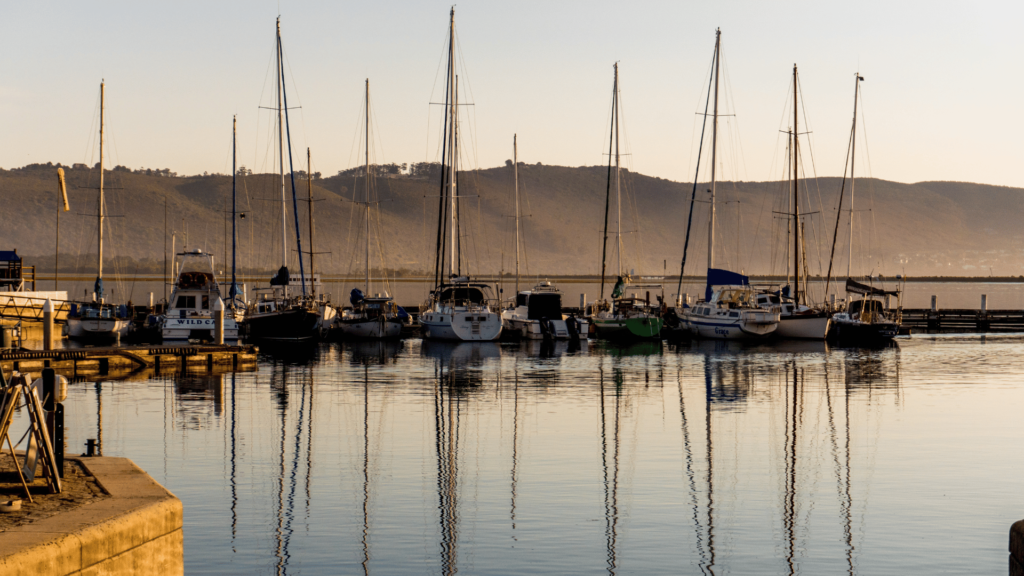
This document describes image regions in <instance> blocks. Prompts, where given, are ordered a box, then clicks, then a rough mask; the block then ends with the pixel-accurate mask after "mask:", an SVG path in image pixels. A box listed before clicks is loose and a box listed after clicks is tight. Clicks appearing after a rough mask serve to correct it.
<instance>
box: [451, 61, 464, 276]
mask: <svg viewBox="0 0 1024 576" xmlns="http://www.w3.org/2000/svg"><path fill="white" fill-rule="evenodd" d="M453 66H454V64H453ZM453 73H454V70H453ZM458 112H459V86H458V77H457V76H456V77H455V78H454V79H453V82H452V118H451V122H452V125H451V133H450V134H449V137H450V138H451V146H449V148H448V154H449V165H448V182H449V185H448V194H449V196H450V197H451V198H450V200H451V206H450V210H449V213H448V217H449V220H450V226H451V228H450V233H451V246H449V249H450V252H449V253H450V255H451V256H450V261H449V265H450V270H449V272H450V273H451V274H452V275H453V276H454V275H455V271H456V247H455V242H456V241H460V240H461V238H459V236H458V231H457V230H456V226H458V221H457V218H456V215H455V210H456V209H457V205H456V201H455V195H456V193H457V187H458V180H457V176H456V172H457V171H458V167H457V166H456V164H457V163H458V161H459V152H458V150H456V148H457V147H458V145H459V139H458V135H457V134H456V133H455V132H456V130H458V129H459V120H458ZM458 258H459V260H458V262H457V264H458V269H459V270H460V271H461V269H462V252H461V251H459V253H458Z"/></svg>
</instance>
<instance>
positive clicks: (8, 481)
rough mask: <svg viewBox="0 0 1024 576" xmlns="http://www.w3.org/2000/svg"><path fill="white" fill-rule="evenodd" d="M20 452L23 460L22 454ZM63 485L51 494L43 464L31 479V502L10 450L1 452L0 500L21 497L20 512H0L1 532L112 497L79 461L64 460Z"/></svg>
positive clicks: (18, 498)
mask: <svg viewBox="0 0 1024 576" xmlns="http://www.w3.org/2000/svg"><path fill="white" fill-rule="evenodd" d="M18 456H19V460H20V459H21V458H22V456H21V455H20V454H19V455H18ZM61 487H62V489H63V491H62V492H61V493H60V494H50V489H49V488H48V487H47V485H46V480H45V479H44V478H43V475H42V466H40V467H39V470H38V471H37V473H36V479H35V481H34V482H31V483H29V490H30V491H31V492H32V498H33V499H34V500H35V502H34V503H29V501H28V499H27V498H26V497H25V489H24V488H23V487H22V486H21V482H20V481H19V480H18V473H17V471H16V470H15V468H14V465H13V463H12V461H11V454H10V452H5V453H3V454H0V500H2V501H4V502H6V501H7V500H21V511H20V512H0V532H2V531H4V530H7V529H9V528H14V527H15V526H21V525H22V524H28V523H30V522H35V521H36V520H41V519H43V518H47V517H50V516H53V515H54V514H58V513H60V512H63V511H67V510H71V509H74V508H77V507H79V506H82V505H84V504H89V503H90V502H95V501H97V500H99V499H103V498H109V497H110V496H108V495H107V494H106V493H104V492H103V489H102V488H100V487H99V485H98V484H97V483H96V479H95V478H93V477H92V476H87V475H86V472H85V470H83V469H82V468H81V467H80V466H79V465H78V463H77V462H72V461H69V460H65V461H64V478H63V480H62V481H61Z"/></svg>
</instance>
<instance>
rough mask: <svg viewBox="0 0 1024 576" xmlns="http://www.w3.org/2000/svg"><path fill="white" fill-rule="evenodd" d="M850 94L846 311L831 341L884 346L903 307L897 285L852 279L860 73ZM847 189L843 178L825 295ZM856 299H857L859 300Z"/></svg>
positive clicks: (897, 328)
mask: <svg viewBox="0 0 1024 576" xmlns="http://www.w3.org/2000/svg"><path fill="white" fill-rule="evenodd" d="M854 78H855V80H854V91H853V128H852V129H851V131H850V210H849V211H850V256H849V260H847V264H846V266H847V267H846V286H845V289H846V296H847V304H846V309H845V310H843V311H841V312H838V313H836V314H835V315H834V316H833V317H832V320H833V323H832V328H833V329H832V332H831V333H830V334H829V337H830V338H833V339H835V340H838V341H839V342H840V343H841V344H849V345H872V344H879V343H885V342H887V341H889V340H892V339H893V338H895V337H896V336H897V335H898V334H899V331H900V325H901V324H902V320H903V308H902V306H901V291H900V290H899V287H898V286H897V289H896V290H886V289H884V288H877V287H875V286H872V285H870V284H863V283H861V282H857V281H856V280H854V279H853V276H852V271H853V191H854V183H855V179H854V170H853V169H854V165H855V161H856V152H857V103H858V101H859V100H860V83H861V82H863V81H864V77H862V76H861V75H860V72H857V73H856V74H854ZM845 187H846V177H845V174H844V177H843V187H842V188H840V190H839V210H838V212H837V214H836V228H835V232H834V233H833V237H832V257H831V258H830V259H829V267H828V276H826V279H825V293H826V294H828V287H829V284H830V283H831V281H832V261H833V259H834V257H835V253H836V237H837V236H838V232H839V219H840V217H841V216H842V213H843V210H842V208H843V192H844V191H845ZM893 296H895V297H896V308H895V309H891V308H890V306H889V302H890V297H893ZM858 297H859V298H858Z"/></svg>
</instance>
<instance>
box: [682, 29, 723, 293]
mask: <svg viewBox="0 0 1024 576" xmlns="http://www.w3.org/2000/svg"><path fill="white" fill-rule="evenodd" d="M720 48H721V42H720V37H719V39H716V46H715V52H714V55H713V56H712V57H711V65H710V68H711V69H712V70H714V66H715V62H716V60H717V59H718V52H719V50H720ZM710 103H711V78H710V77H709V78H708V97H707V99H706V100H705V101H704V115H703V116H702V118H703V120H702V125H701V129H700V147H699V148H698V149H697V170H696V172H694V174H693V189H692V190H691V192H690V215H689V216H688V217H687V219H686V240H685V241H684V242H683V261H682V263H681V264H680V265H679V283H678V285H677V286H676V297H677V299H678V298H679V297H680V295H681V294H682V292H683V274H685V273H686V256H687V251H688V250H689V248H690V231H691V230H692V229H693V205H694V204H695V203H696V200H697V180H698V177H699V175H700V157H701V154H702V153H703V151H704V131H705V129H706V128H707V125H708V106H709V104H710ZM683 304H685V302H683Z"/></svg>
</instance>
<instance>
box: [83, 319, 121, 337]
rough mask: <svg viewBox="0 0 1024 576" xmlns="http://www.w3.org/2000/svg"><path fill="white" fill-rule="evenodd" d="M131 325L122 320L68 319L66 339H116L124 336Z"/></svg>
mask: <svg viewBox="0 0 1024 576" xmlns="http://www.w3.org/2000/svg"><path fill="white" fill-rule="evenodd" d="M130 326H131V323H130V322H129V321H128V320H126V319H123V318H68V337H69V338H79V339H89V338H96V339H101V338H116V337H118V336H126V335H127V334H128V328H129V327H130Z"/></svg>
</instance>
